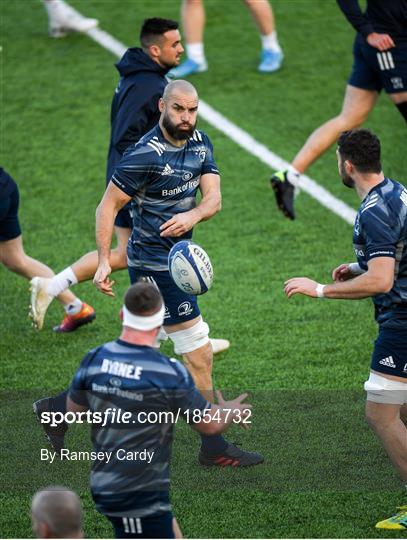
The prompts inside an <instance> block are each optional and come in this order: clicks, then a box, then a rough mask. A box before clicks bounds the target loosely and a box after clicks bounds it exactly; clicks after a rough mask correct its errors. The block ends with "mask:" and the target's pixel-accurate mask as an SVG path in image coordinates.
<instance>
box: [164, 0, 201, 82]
mask: <svg viewBox="0 0 407 540" xmlns="http://www.w3.org/2000/svg"><path fill="white" fill-rule="evenodd" d="M181 19H182V27H183V33H184V38H185V47H186V53H187V57H188V58H187V60H185V61H184V62H183V63H182V64H181V65H180V66H178V67H176V68H174V69H172V70H171V71H170V72H169V73H168V75H169V76H170V77H174V78H176V79H180V78H181V79H182V78H183V77H186V76H188V75H191V74H192V73H200V72H202V71H206V70H207V69H208V64H207V62H206V58H205V52H204V29H205V7H204V5H203V2H202V0H183V2H182V7H181Z"/></svg>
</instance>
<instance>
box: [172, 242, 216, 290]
mask: <svg viewBox="0 0 407 540" xmlns="http://www.w3.org/2000/svg"><path fill="white" fill-rule="evenodd" d="M168 268H169V271H170V275H171V277H172V279H173V280H174V283H175V284H176V285H177V287H179V288H180V289H181V290H182V291H184V292H186V293H188V294H193V295H198V294H204V293H206V291H207V290H208V289H210V287H211V285H212V282H213V268H212V264H211V261H210V259H209V257H208V254H207V253H206V251H204V250H203V249H202V248H201V247H200V246H198V244H194V243H193V242H190V241H189V240H182V241H181V242H177V243H176V244H175V245H174V246H173V247H172V248H171V251H170V253H169V255H168Z"/></svg>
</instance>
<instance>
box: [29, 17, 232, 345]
mask: <svg viewBox="0 0 407 540" xmlns="http://www.w3.org/2000/svg"><path fill="white" fill-rule="evenodd" d="M140 44H141V47H134V48H130V49H128V50H127V51H126V52H125V53H124V55H123V57H122V58H121V60H120V61H119V62H118V63H117V64H116V67H117V69H118V71H119V74H120V79H119V83H118V85H117V87H116V90H115V93H114V96H113V100H112V106H111V133H110V144H109V151H108V158H107V170H106V182H107V183H108V182H109V181H110V179H111V177H112V174H113V172H114V169H115V167H116V165H117V164H118V163H119V161H120V159H121V158H122V156H123V153H124V151H125V150H126V148H127V147H128V146H129V145H131V144H134V143H137V142H138V141H139V139H140V138H141V137H142V136H143V135H144V134H145V133H147V132H148V131H150V130H151V129H152V128H153V127H154V126H155V125H156V124H157V122H158V120H159V118H160V111H159V110H158V100H159V99H160V98H161V96H162V94H163V92H164V89H165V87H166V85H167V84H168V79H167V77H166V74H167V73H168V71H169V70H170V69H171V68H172V67H174V66H176V65H178V64H179V62H180V58H181V55H182V53H183V51H184V49H183V47H182V44H181V36H180V33H179V30H178V23H177V22H176V21H173V20H171V19H162V18H159V17H154V18H150V19H145V20H144V22H143V24H142V27H141V29H140ZM132 226H133V225H132V209H131V205H130V204H128V205H126V206H125V207H124V208H122V209H121V210H120V211H119V212H118V214H117V216H116V219H115V226H114V231H115V235H116V238H117V247H116V248H115V249H112V250H111V252H110V266H111V268H112V270H123V269H125V268H127V253H126V250H127V244H128V241H129V238H130V235H131V229H132ZM97 265H98V256H97V252H96V251H92V252H90V253H87V254H86V255H84V256H83V257H81V258H80V259H79V260H77V261H76V262H74V263H73V264H72V265H71V266H69V267H67V268H65V269H64V270H63V271H62V272H60V273H58V274H57V275H56V276H55V277H54V278H53V279H51V280H48V279H42V278H41V279H38V278H34V280H32V301H31V313H32V314H33V315H34V316H33V320H34V322H35V323H36V322H38V323H39V324H41V325H42V322H43V320H44V316H45V313H46V310H47V308H48V306H49V304H50V303H51V301H52V300H53V298H55V297H56V296H57V295H58V294H60V293H61V292H63V291H65V290H66V289H67V288H68V287H71V286H73V285H75V284H76V283H80V282H82V281H86V280H88V279H92V278H93V276H94V275H95V272H96V269H97ZM76 322H77V321H76V319H75V318H74V317H71V318H69V319H68V318H65V319H64V320H63V321H62V323H61V324H60V325H59V326H57V327H55V329H54V330H55V331H58V332H66V331H69V330H71V329H74V328H75V325H76ZM211 345H212V348H213V351H214V354H217V353H220V352H222V351H224V350H225V349H227V348H228V347H229V342H228V340H225V339H211Z"/></svg>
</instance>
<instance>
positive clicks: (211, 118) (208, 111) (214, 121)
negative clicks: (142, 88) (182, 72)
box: [86, 28, 356, 225]
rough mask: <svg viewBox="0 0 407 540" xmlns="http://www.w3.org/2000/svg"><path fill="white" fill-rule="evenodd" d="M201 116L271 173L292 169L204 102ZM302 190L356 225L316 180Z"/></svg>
mask: <svg viewBox="0 0 407 540" xmlns="http://www.w3.org/2000/svg"><path fill="white" fill-rule="evenodd" d="M86 34H87V35H88V36H89V37H91V38H92V39H93V40H94V41H96V43H99V45H101V46H102V47H104V48H105V49H107V50H108V51H110V52H111V53H113V54H115V55H116V56H119V57H120V56H122V55H123V54H124V52H125V51H126V50H127V47H126V46H125V45H123V43H121V42H120V41H118V40H117V39H115V38H114V37H113V36H111V35H110V34H108V33H107V32H105V31H104V30H101V29H100V28H92V29H91V30H89V31H88V32H86ZM199 114H200V116H201V117H202V118H203V119H204V120H205V121H206V122H208V124H211V126H213V127H214V128H216V129H217V130H219V131H221V132H222V133H224V134H225V135H226V136H227V137H229V139H232V141H234V142H235V143H236V144H238V145H239V146H241V147H242V148H243V149H244V150H246V151H247V152H249V153H250V154H252V155H253V156H255V157H257V158H258V159H259V160H260V161H262V162H263V163H265V164H266V165H268V166H269V167H270V168H271V169H278V170H279V169H286V168H287V167H288V165H289V163H288V162H287V161H284V160H283V159H282V158H280V157H279V156H278V155H277V154H274V153H273V152H272V151H271V150H269V149H268V148H267V147H266V146H265V145H264V144H261V143H259V142H258V141H256V139H254V138H253V137H252V136H251V135H249V133H247V132H246V131H244V130H243V129H241V128H239V127H238V126H237V125H236V124H234V123H233V122H231V121H230V120H228V119H227V118H225V117H224V116H223V115H222V114H220V113H219V112H217V111H216V110H215V109H213V108H212V107H211V106H210V105H208V104H207V103H205V102H204V101H202V100H201V99H200V100H199ZM298 187H299V188H301V189H302V190H304V191H305V192H306V193H308V195H310V196H311V197H312V198H314V199H315V200H317V201H318V202H319V203H320V204H322V206H325V208H328V210H330V211H331V212H333V213H334V214H336V215H338V216H339V217H341V218H342V219H343V220H345V221H346V222H347V223H349V224H350V225H353V223H354V221H355V217H356V211H355V210H354V209H353V208H351V207H350V206H348V205H347V204H346V203H344V202H343V201H341V200H340V199H337V198H336V197H334V196H333V195H332V194H331V193H330V192H329V191H328V190H326V189H325V188H323V187H322V186H320V185H319V184H318V183H317V182H315V180H312V178H310V177H309V176H306V175H301V177H300V179H299V182H298Z"/></svg>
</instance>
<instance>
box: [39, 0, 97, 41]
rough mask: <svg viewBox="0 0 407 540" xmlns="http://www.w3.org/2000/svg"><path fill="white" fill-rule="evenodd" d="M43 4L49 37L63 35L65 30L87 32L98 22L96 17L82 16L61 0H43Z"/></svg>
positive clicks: (65, 32)
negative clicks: (46, 13) (46, 15)
mask: <svg viewBox="0 0 407 540" xmlns="http://www.w3.org/2000/svg"><path fill="white" fill-rule="evenodd" d="M44 5H45V8H46V10H47V12H48V19H49V20H48V29H49V35H50V36H51V37H54V38H60V37H64V36H66V34H67V32H87V31H88V30H91V29H92V28H95V27H96V26H97V25H98V24H99V21H98V20H97V19H90V18H87V17H84V16H83V15H81V14H80V13H79V12H78V11H76V10H75V9H73V8H72V7H71V6H69V5H68V4H66V3H65V2H64V1H63V0H44Z"/></svg>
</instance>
